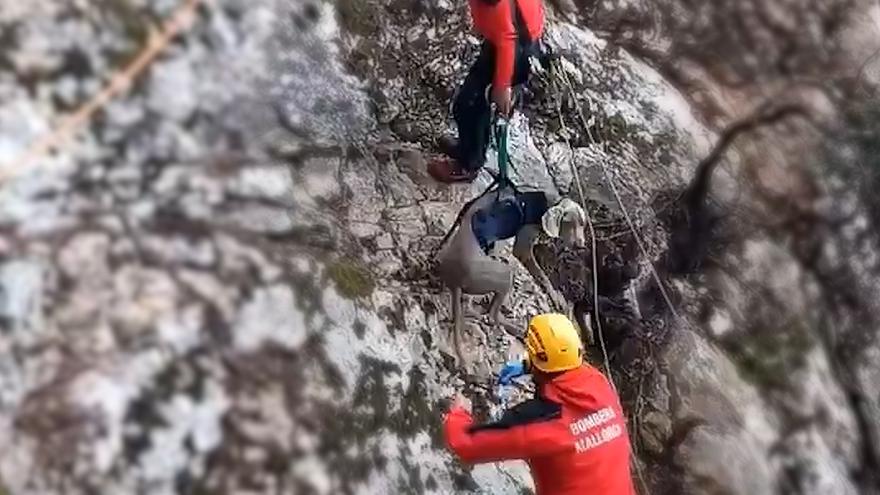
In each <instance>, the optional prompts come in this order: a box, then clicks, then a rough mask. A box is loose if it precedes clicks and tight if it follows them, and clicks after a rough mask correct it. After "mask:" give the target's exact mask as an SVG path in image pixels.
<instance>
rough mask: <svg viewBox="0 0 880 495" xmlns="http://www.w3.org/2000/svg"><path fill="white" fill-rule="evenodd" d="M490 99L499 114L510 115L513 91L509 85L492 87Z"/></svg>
mask: <svg viewBox="0 0 880 495" xmlns="http://www.w3.org/2000/svg"><path fill="white" fill-rule="evenodd" d="M492 101H493V102H494V103H495V109H496V110H497V111H498V114H499V115H502V116H504V117H510V114H511V113H513V92H512V90H511V89H510V87H509V86H508V87H506V88H496V87H494V86H493V87H492Z"/></svg>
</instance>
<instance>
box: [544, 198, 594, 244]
mask: <svg viewBox="0 0 880 495" xmlns="http://www.w3.org/2000/svg"><path fill="white" fill-rule="evenodd" d="M569 212H575V214H576V215H578V219H579V220H580V221H581V223H586V219H587V215H586V213H584V210H583V208H581V207H580V205H579V204H577V203H575V202H574V201H572V200H570V199H568V198H563V199H562V201H560V202H559V203H556V204H555V205H553V206H552V207H551V208H550V209H549V210H547V212H546V213H544V216H542V217H541V226H542V227H543V229H544V233H546V234H547V235H548V236H550V237H553V238H557V237H559V229H560V224H561V223H562V219H563V218H565V217H566V215H568V213H569Z"/></svg>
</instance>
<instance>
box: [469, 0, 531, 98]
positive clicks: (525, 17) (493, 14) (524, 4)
mask: <svg viewBox="0 0 880 495" xmlns="http://www.w3.org/2000/svg"><path fill="white" fill-rule="evenodd" d="M469 2H470V7H471V17H472V18H473V21H474V27H476V28H477V31H479V32H480V34H481V35H482V36H483V38H485V39H486V40H487V41H489V43H491V44H492V46H494V47H495V53H496V56H495V72H494V76H493V78H492V85H493V86H495V87H500V88H505V87H509V86H510V84H511V81H512V80H513V69H514V60H515V54H516V43H517V40H518V39H519V36H518V33H517V24H518V22H517V18H516V14H515V13H514V12H511V10H512V9H511V7H512V4H513V2H516V4H517V6H518V7H519V14H520V19H519V21H520V22H521V23H522V24H521V25H519V33H520V34H522V35H523V37H525V38H527V39H528V40H529V41H536V40H537V39H538V38H540V37H541V33H542V32H543V30H544V6H543V3H542V2H541V0H495V1H493V0H488V1H487V0H469Z"/></svg>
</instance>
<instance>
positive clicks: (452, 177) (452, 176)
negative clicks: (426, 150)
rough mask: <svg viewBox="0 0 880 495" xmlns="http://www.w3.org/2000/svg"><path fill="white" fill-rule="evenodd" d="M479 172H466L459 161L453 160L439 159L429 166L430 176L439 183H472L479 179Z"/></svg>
mask: <svg viewBox="0 0 880 495" xmlns="http://www.w3.org/2000/svg"><path fill="white" fill-rule="evenodd" d="M478 173H479V171H477V170H466V169H464V168H462V167H461V165H460V164H459V163H458V160H455V159H452V158H445V157H444V158H438V159H436V160H434V161H432V162H431V163H429V164H428V174H430V175H431V177H433V178H434V180H436V181H437V182H443V183H447V184H449V183H453V182H472V181H473V180H474V179H476V178H477V174H478Z"/></svg>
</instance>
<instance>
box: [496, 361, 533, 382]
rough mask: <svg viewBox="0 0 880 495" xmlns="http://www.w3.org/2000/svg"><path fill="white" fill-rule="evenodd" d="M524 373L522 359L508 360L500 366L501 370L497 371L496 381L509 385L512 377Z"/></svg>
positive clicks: (524, 368)
mask: <svg viewBox="0 0 880 495" xmlns="http://www.w3.org/2000/svg"><path fill="white" fill-rule="evenodd" d="M525 374H526V367H525V363H524V362H523V360H522V359H517V360H515V361H509V362H507V363H506V364H505V365H504V366H502V367H501V371H499V372H498V383H499V384H501V385H510V382H512V381H513V379H514V378H516V377H518V376H523V375H525Z"/></svg>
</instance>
